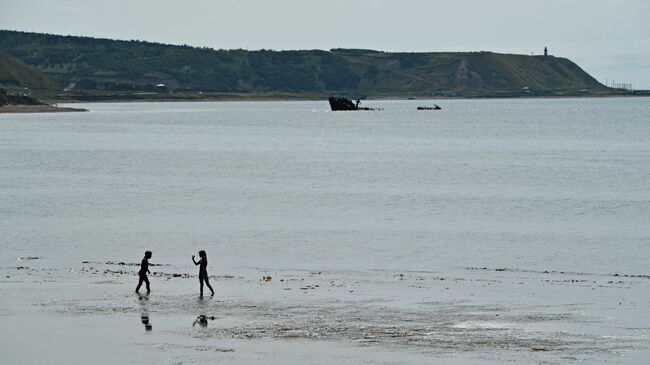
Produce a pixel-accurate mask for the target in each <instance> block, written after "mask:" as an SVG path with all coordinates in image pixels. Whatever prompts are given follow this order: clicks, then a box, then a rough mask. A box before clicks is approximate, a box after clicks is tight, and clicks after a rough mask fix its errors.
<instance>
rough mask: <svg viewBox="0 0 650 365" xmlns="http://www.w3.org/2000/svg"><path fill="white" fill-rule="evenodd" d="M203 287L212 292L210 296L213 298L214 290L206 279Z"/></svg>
mask: <svg viewBox="0 0 650 365" xmlns="http://www.w3.org/2000/svg"><path fill="white" fill-rule="evenodd" d="M205 285H207V286H208V289H210V291H211V292H212V296H214V290H212V286H211V285H210V280H209V279H208V278H207V277H206V278H205Z"/></svg>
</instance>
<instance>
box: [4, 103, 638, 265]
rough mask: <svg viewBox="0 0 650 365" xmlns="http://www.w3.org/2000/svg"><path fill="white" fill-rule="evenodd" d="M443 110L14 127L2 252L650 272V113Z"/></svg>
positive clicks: (248, 108)
mask: <svg viewBox="0 0 650 365" xmlns="http://www.w3.org/2000/svg"><path fill="white" fill-rule="evenodd" d="M437 103H438V104H440V105H441V106H442V107H443V110H442V111H417V110H416V106H418V105H429V104H432V103H431V102H426V101H367V102H365V104H366V105H368V106H376V107H380V108H382V109H383V110H381V111H375V112H331V111H329V110H328V109H329V107H328V104H327V102H203V103H128V104H127V103H124V104H122V103H121V104H92V105H82V107H86V108H89V109H91V110H92V111H91V112H89V113H61V114H31V115H0V171H1V175H2V179H1V185H0V201H1V202H2V204H0V225H1V228H0V229H1V231H2V232H3V234H2V237H1V238H0V241H1V243H2V247H3V254H2V256H3V257H4V258H8V259H14V258H15V257H25V256H39V257H43V258H44V259H46V260H51V261H52V262H53V263H59V264H61V265H66V264H69V263H72V262H75V263H76V262H79V260H83V259H86V260H105V259H130V258H133V260H135V261H137V260H138V259H139V257H140V256H141V251H144V250H145V249H151V250H153V251H154V252H155V257H156V259H157V260H158V261H160V262H170V263H175V262H178V261H180V260H183V262H184V261H186V256H187V254H188V252H194V251H196V249H197V248H205V249H206V250H207V251H208V252H209V253H212V257H214V259H213V261H216V262H218V265H219V266H220V267H225V268H227V269H228V270H234V271H236V270H237V269H238V268H245V267H266V268H272V269H323V270H332V269H342V270H345V269H361V270H365V269H377V268H382V269H399V270H431V269H435V270H443V269H446V268H458V267H484V266H488V267H495V266H496V267H508V268H518V269H526V270H569V271H584V272H598V273H619V272H620V273H647V272H648V270H649V266H648V262H650V224H648V222H650V189H649V188H648V186H649V184H650V99H643V98H621V99H552V100H550V99H546V100H540V99H537V100H458V101H456V100H453V101H437ZM216 262H215V264H216Z"/></svg>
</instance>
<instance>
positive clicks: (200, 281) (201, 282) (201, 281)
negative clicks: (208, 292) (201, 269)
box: [199, 276, 203, 296]
mask: <svg viewBox="0 0 650 365" xmlns="http://www.w3.org/2000/svg"><path fill="white" fill-rule="evenodd" d="M199 283H200V284H201V294H200V296H203V277H202V276H199Z"/></svg>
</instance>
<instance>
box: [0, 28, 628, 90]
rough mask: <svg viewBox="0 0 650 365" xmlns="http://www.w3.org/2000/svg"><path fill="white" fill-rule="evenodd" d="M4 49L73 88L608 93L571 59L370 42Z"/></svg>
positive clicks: (21, 43)
mask: <svg viewBox="0 0 650 365" xmlns="http://www.w3.org/2000/svg"><path fill="white" fill-rule="evenodd" d="M0 49H2V50H4V51H7V52H9V53H11V54H12V55H14V56H15V57H17V58H18V59H20V60H22V61H24V62H26V63H28V64H29V65H32V66H34V67H35V68H37V69H39V70H41V71H42V72H43V73H45V74H46V75H47V76H49V77H50V78H51V79H54V80H55V81H56V82H57V84H58V85H59V88H60V89H62V88H63V87H65V86H69V87H74V89H73V90H72V93H78V94H84V93H91V94H92V93H95V94H97V93H104V94H107V93H113V94H116V93H135V92H136V91H161V89H162V88H163V87H162V86H159V87H156V85H158V84H164V85H165V87H164V88H165V90H167V91H169V90H170V89H171V90H174V92H175V93H182V92H188V93H189V92H197V91H201V92H206V93H209V92H214V93H247V94H251V93H257V94H263V93H286V94H293V95H296V94H302V95H327V94H343V95H350V96H373V97H381V96H439V95H446V96H465V97H478V96H522V95H523V96H525V95H602V94H615V93H617V92H619V91H616V90H614V89H609V88H607V87H605V86H603V85H602V84H600V83H599V82H598V81H596V80H595V79H594V78H593V77H591V76H590V75H589V74H587V73H586V72H585V71H583V70H582V69H581V68H580V67H579V66H578V65H576V64H575V63H573V62H571V61H570V60H568V59H566V58H560V57H554V56H526V55H513V54H497V53H492V52H463V53H389V52H381V51H374V50H363V49H333V50H330V51H322V50H302V51H269V50H260V51H245V50H215V49H210V48H195V47H189V46H175V45H165V44H159V43H150V42H144V41H117V40H109V39H96V38H89V37H76V36H60V35H50V34H39V33H25V32H17V31H6V30H3V31H0Z"/></svg>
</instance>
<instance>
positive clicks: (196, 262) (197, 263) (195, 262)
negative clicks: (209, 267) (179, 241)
mask: <svg viewBox="0 0 650 365" xmlns="http://www.w3.org/2000/svg"><path fill="white" fill-rule="evenodd" d="M192 262H193V263H194V265H200V264H201V260H199V261H196V260H194V255H192Z"/></svg>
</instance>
